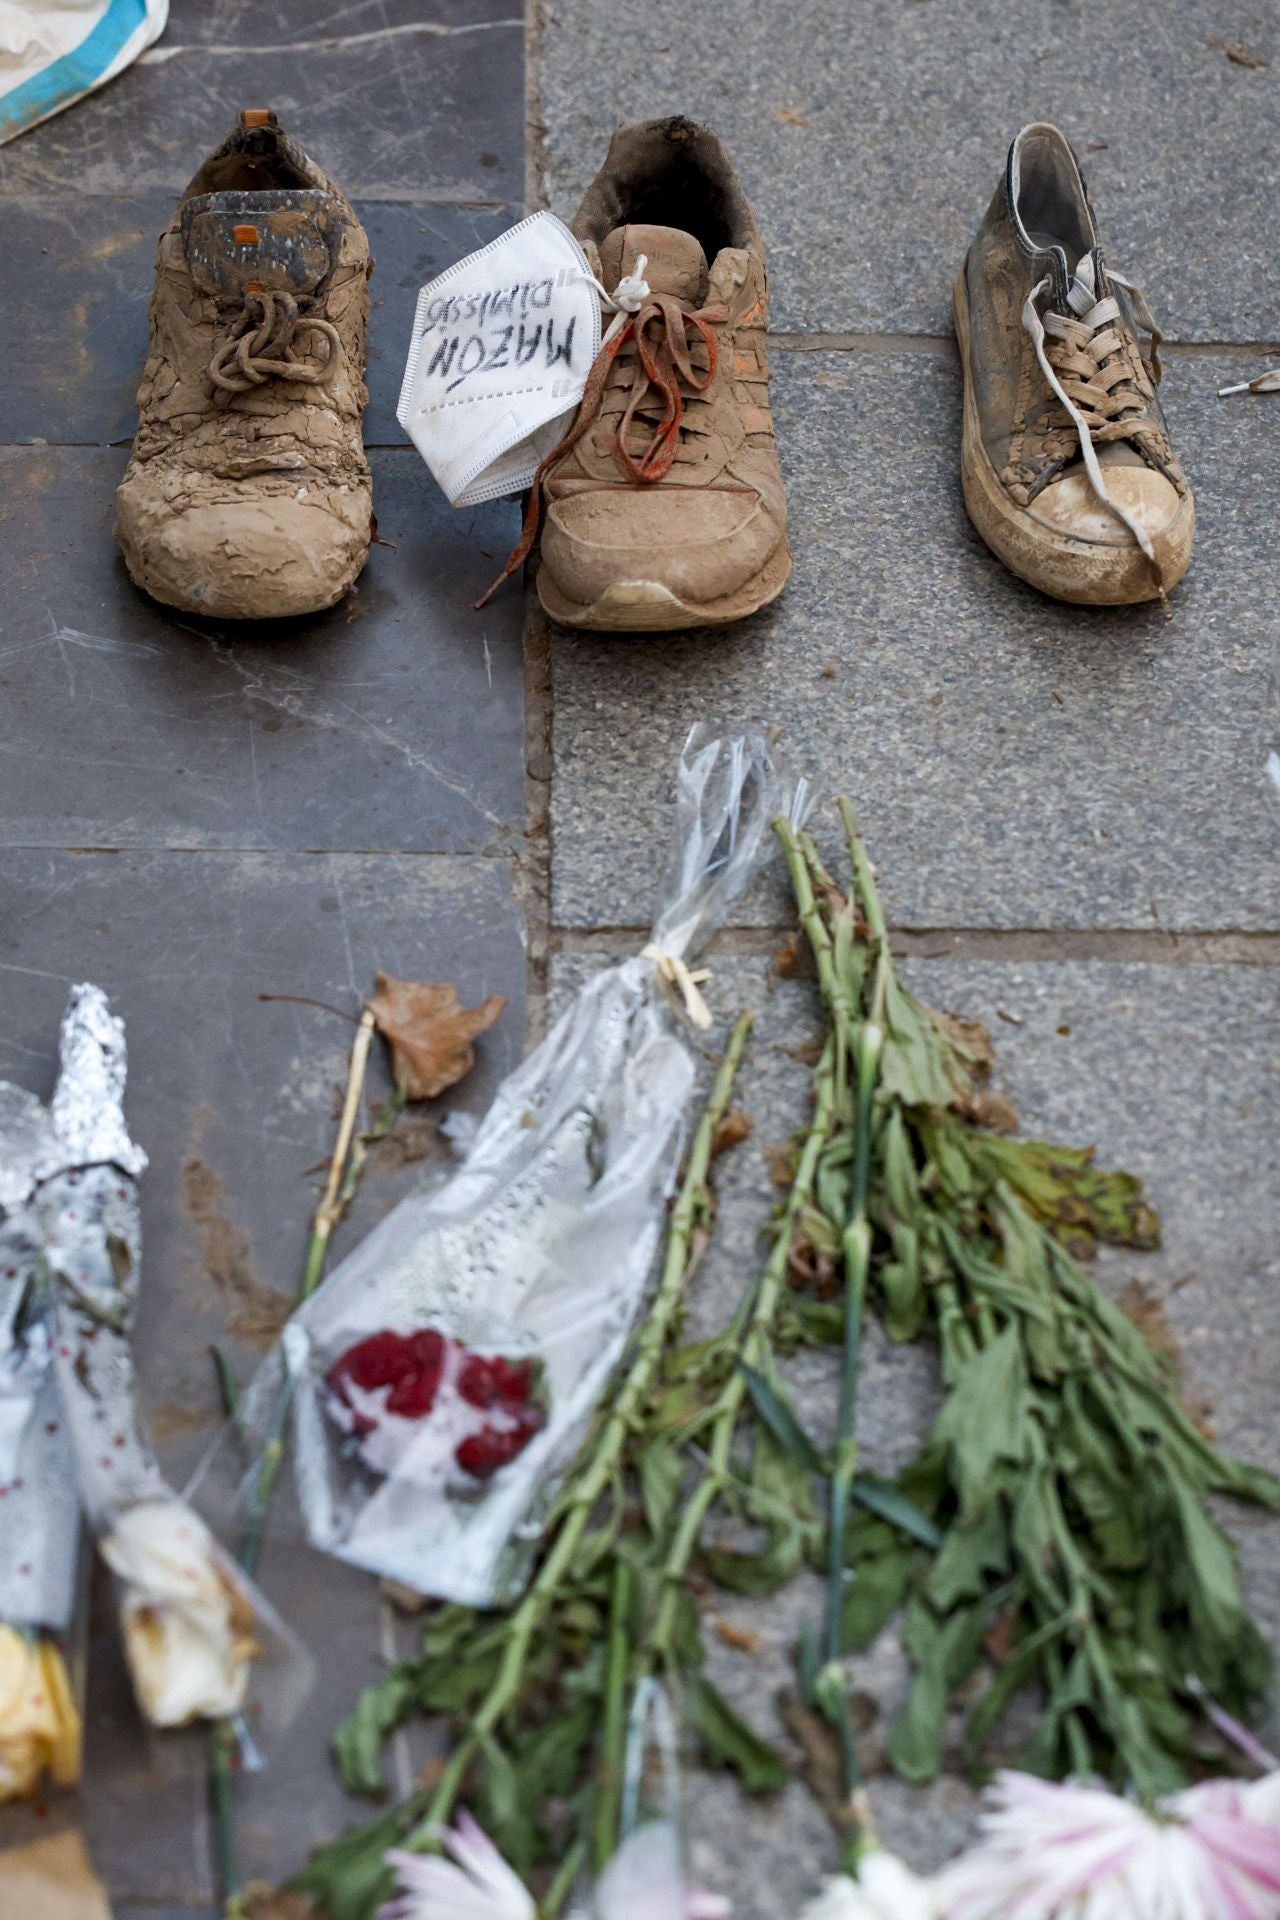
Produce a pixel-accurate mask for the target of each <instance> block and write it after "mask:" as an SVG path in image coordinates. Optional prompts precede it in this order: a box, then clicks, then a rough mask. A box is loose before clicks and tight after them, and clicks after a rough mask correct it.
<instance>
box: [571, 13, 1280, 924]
mask: <svg viewBox="0 0 1280 1920" xmlns="http://www.w3.org/2000/svg"><path fill="white" fill-rule="evenodd" d="M925 10H926V9H923V8H922V9H921V11H925ZM906 17H910V16H906ZM1231 364H1232V363H1230V362H1228V361H1226V360H1221V359H1217V358H1214V357H1211V356H1199V355H1194V356H1191V355H1182V356H1177V357H1175V358H1174V359H1173V362H1172V365H1171V367H1170V370H1169V373H1168V375H1167V377H1166V382H1165V389H1166V397H1167V409H1168V413H1169V416H1170V419H1171V423H1172V430H1173V433H1174V436H1175V439H1176V441H1177V443H1178V445H1179V448H1180V450H1181V452H1182V455H1183V458H1184V460H1185V463H1186V466H1187V469H1188V471H1189V473H1190V475H1191V479H1192V484H1193V485H1194V487H1195V488H1196V491H1197V503H1198V511H1199V531H1198V536H1197V550H1196V557H1195V560H1194V561H1193V564H1192V570H1191V573H1190V575H1189V576H1188V578H1187V580H1186V581H1185V582H1184V584H1183V585H1182V586H1181V587H1179V588H1177V589H1176V590H1175V593H1174V595H1173V607H1174V617H1173V619H1172V620H1170V621H1166V620H1165V619H1164V617H1163V616H1162V614H1161V612H1160V609H1159V607H1158V606H1154V605H1152V606H1147V607H1142V608H1104V609H1085V608H1074V607H1068V606H1065V605H1063V604H1062V603H1060V602H1057V601H1054V600H1050V599H1048V598H1046V597H1045V596H1043V595H1041V594H1038V593H1036V592H1035V591H1034V590H1033V589H1032V588H1030V587H1028V586H1025V585H1024V584H1023V583H1022V582H1020V581H1018V580H1015V579H1014V578H1013V577H1012V576H1011V575H1009V574H1007V573H1006V572H1005V571H1004V569H1003V568H1002V567H1001V565H1000V564H999V562H998V561H997V560H996V559H995V558H994V556H993V555H992V554H990V553H989V552H988V550H987V549H986V547H985V546H983V544H982V543H981V541H980V540H979V539H978V537H977V535H976V534H975V533H974V532H973V530H972V528H971V527H970V525H969V522H968V520H967V519H966V517H965V513H964V507H963V503H962V500H961V497H960V487H959V479H958V472H957V468H958V446H959V384H960V383H959V373H958V369H957V368H956V366H955V365H954V364H953V361H952V359H951V357H950V356H949V355H947V356H939V355H935V354H925V353H886V354H881V353H860V352H846V353H838V354H836V353H831V354H828V353H822V354H810V353H779V354H777V355H776V356H775V360H774V404H775V408H776V418H777V422H778V435H779V447H780V450H781V454H782V460H783V466H784V470H785V472H786V475H787V479H788V484H789V497H790V509H791V535H792V546H793V549H794V552H795V556H796V566H795V572H794V574H793V576H792V580H791V583H790V585H789V586H788V588H787V589H786V591H785V593H784V594H783V597H782V598H781V600H779V601H778V602H777V603H776V605H775V606H774V608H773V609H771V610H769V611H767V612H766V613H764V614H762V615H760V616H757V617H756V618H755V619H753V620H751V621H748V622H746V623H745V624H744V625H743V626H741V627H738V628H733V629H729V630H725V631H722V632H717V631H710V632H703V633H694V634H691V635H679V636H671V637H664V638H654V639H648V638H635V639H626V638H617V637H606V636H595V635H571V634H568V633H559V634H557V635H556V637H555V641H554V648H553V659H554V685H555V751H556V767H555V776H554V783H553V804H554V841H555V851H556V859H555V873H554V883H555V894H554V917H555V919H556V920H557V921H558V922H560V923H562V924H565V925H569V926H590V925H601V926H608V925H611V924H612V925H619V924H621V925H633V924H640V923H642V922H644V921H645V919H646V918H647V915H648V912H649V906H650V901H651V897H652V895H651V890H652V885H653V881H652V875H653V871H654V863H655V859H656V857H657V855H658V850H659V849H660V847H661V846H662V844H663V842H664V837H665V835H666V834H667V833H668V832H669V830H670V810H669V796H670V792H671V786H672V780H673V770H674V767H675V764H676V760H677V758H678V755H679V751H680V745H681V743H682V741H683V739H684V735H685V732H686V730H687V728H688V727H689V725H690V723H691V722H692V721H694V720H695V719H699V718H703V719H706V720H707V721H708V722H709V723H711V724H712V725H713V726H715V727H717V728H724V729H727V730H736V729H739V728H742V727H750V726H759V725H764V726H776V727H777V728H778V729H779V732H780V736H781V743H780V750H781V752H782V754H783V755H784V756H785V757H786V759H787V760H788V762H789V763H790V764H791V765H792V766H793V767H794V769H795V770H796V771H800V772H805V773H807V774H808V775H809V776H810V777H811V778H812V779H814V780H816V781H817V782H818V783H819V785H820V786H821V787H823V788H826V789H827V790H828V791H839V790H845V791H847V792H848V793H850V795H851V796H852V798H853V800H854V802H855V804H856V805H857V806H858V808H859V809H860V811H861V814H862V816H863V820H864V825H865V827H866V831H867V833H868V837H869V840H870V844H871V847H872V850H873V853H874V855H875V857H876V859H877V860H878V861H879V862H880V865H881V868H882V871H883V875H884V886H885V891H886V895H887V901H888V906H889V910H890V913H891V916H892V917H893V918H894V919H895V920H896V921H897V922H898V923H899V924H902V925H909V926H919V927H943V926H994V927H1052V926H1060V927H1099V926H1102V927H1128V928H1157V927H1159V928H1167V929H1173V928H1206V927H1240V928H1259V927H1274V926H1276V925H1277V924H1278V915H1280V889H1278V888H1277V884H1276V871H1277V869H1276V853H1277V839H1276V829H1275V825H1274V822H1273V821H1272V820H1271V818H1270V817H1269V816H1268V814H1267V811H1266V808H1265V806H1264V803H1263V782H1262V767H1263V760H1264V756H1265V752H1266V748H1267V746H1268V745H1270V744H1271V742H1272V740H1273V739H1274V737H1275V729H1276V725H1277V709H1278V701H1277V691H1276V686H1275V680H1274V673H1275V668H1276V661H1277V647H1280V620H1278V619H1277V614H1276V604H1277V600H1276V588H1277V574H1276V549H1275V544H1274V541H1273V539H1272V535H1271V522H1272V509H1271V495H1272V490H1273V480H1272V469H1273V463H1274V451H1275V428H1276V416H1275V414H1274V411H1269V410H1268V409H1267V408H1266V406H1265V404H1264V403H1262V402H1259V403H1258V404H1257V405H1255V406H1254V407H1253V408H1252V410H1251V411H1249V410H1247V408H1248V402H1245V403H1243V404H1242V405H1237V407H1236V408H1234V409H1232V407H1231V404H1230V403H1229V402H1227V401H1219V400H1218V399H1216V398H1215V390H1216V388H1217V387H1218V385H1219V384H1221V383H1222V382H1223V381H1224V380H1226V379H1227V378H1229V377H1230V376H1231ZM735 911H736V915H737V917H738V918H740V919H746V920H755V921H757V922H761V921H763V922H766V923H777V922H779V921H782V920H785V919H787V918H789V916H790V906H789V902H788V901H787V900H786V899H785V898H784V896H783V894H782V892H781V890H780V889H779V888H774V889H772V890H764V891H758V892H757V893H756V894H755V895H753V897H752V899H751V900H750V901H749V902H747V903H746V904H745V906H743V907H741V908H739V909H736V910H735Z"/></svg>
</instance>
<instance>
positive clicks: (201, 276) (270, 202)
mask: <svg viewBox="0 0 1280 1920" xmlns="http://www.w3.org/2000/svg"><path fill="white" fill-rule="evenodd" d="M346 225H347V218H346V215H345V214H344V212H343V211H342V208H341V206H340V205H339V203H338V202H337V201H336V200H335V199H334V197H333V195H332V194H329V193H322V192H320V190H319V189H318V188H315V187H300V188H291V189H280V190H276V191H272V192H264V193H254V192H247V191H244V190H239V191H237V192H234V193H203V194H199V195H197V196H196V197H195V198H194V199H191V200H188V201H187V202H186V203H185V205H184V206H183V209H182V246H183V251H184V253H185V254H186V260H187V266H188V268H189V270H190V273H191V277H192V279H193V280H194V281H195V283H196V285H197V286H198V287H200V288H202V289H203V291H204V292H206V293H213V294H217V295H218V296H219V297H221V298H223V299H227V298H235V297H239V296H240V295H242V294H244V293H245V292H247V291H249V290H263V289H266V290H269V291H272V292H285V293H293V294H300V293H313V292H314V291H315V289H316V288H317V287H318V286H319V285H320V283H321V281H322V280H326V279H327V278H328V277H329V275H330V274H331V273H332V272H333V269H334V268H335V267H336V266H337V264H338V255H339V252H340V250H341V247H342V236H343V232H344V231H345V228H346Z"/></svg>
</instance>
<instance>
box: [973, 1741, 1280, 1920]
mask: <svg viewBox="0 0 1280 1920" xmlns="http://www.w3.org/2000/svg"><path fill="white" fill-rule="evenodd" d="M1265 1784H1266V1783H1264V1782H1262V1781H1257V1782H1254V1783H1253V1785H1252V1786H1249V1785H1246V1784H1244V1783H1240V1782H1235V1781H1212V1782H1210V1783H1208V1784H1207V1785H1205V1786H1200V1787H1191V1788H1189V1789H1187V1790H1186V1791H1185V1792H1183V1793H1176V1794H1170V1795H1168V1796H1167V1797H1166V1798H1165V1799H1164V1800H1162V1801H1160V1802H1159V1804H1158V1806H1157V1808H1156V1811H1155V1813H1154V1814H1152V1813H1148V1812H1147V1811H1146V1810H1145V1809H1144V1808H1142V1807H1140V1806H1138V1805H1136V1804H1135V1803H1134V1802H1133V1801H1131V1800H1126V1799H1123V1798H1121V1797H1120V1796H1119V1795H1118V1794H1114V1793H1110V1792H1108V1791H1107V1790H1106V1789H1105V1788H1103V1787H1091V1786H1079V1785H1075V1784H1073V1783H1070V1782H1068V1783H1066V1784H1065V1785H1061V1786H1056V1785H1054V1784H1053V1783H1052V1782H1050V1781H1047V1780H1040V1779H1037V1778H1035V1777H1034V1776H1033V1775H1031V1774H1025V1773H1001V1774H999V1775H997V1778H996V1784H995V1787H994V1789H993V1790H992V1793H991V1795H990V1798H989V1803H988V1810H987V1812H986V1813H985V1814H984V1816H983V1820H982V1830H983V1831H982V1839H981V1840H980V1842H979V1843H978V1845H977V1846H976V1847H974V1848H973V1849H972V1850H971V1851H970V1852H968V1853H966V1854H963V1855H961V1857H960V1859H959V1860H956V1861H954V1862H953V1863H952V1865H951V1866H949V1867H947V1868H945V1869H944V1870H943V1872H942V1874H941V1875H940V1876H939V1878H938V1880H937V1882H936V1885H937V1889H938V1894H939V1898H940V1902H941V1911H942V1913H943V1914H944V1915H945V1916H946V1920H1280V1827H1278V1826H1276V1825H1274V1824H1273V1823H1272V1822H1271V1820H1269V1819H1268V1818H1266V1817H1264V1816H1263V1814H1262V1809H1263V1806H1264V1804H1265V1805H1266V1806H1267V1807H1268V1808H1269V1809H1273V1808H1275V1806H1276V1803H1277V1801H1278V1800H1280V1794H1277V1793H1276V1792H1275V1791H1274V1790H1271V1791H1270V1795H1269V1798H1266V1799H1265V1800H1264V1796H1263V1795H1261V1794H1260V1793H1259V1791H1258V1790H1259V1789H1260V1788H1263V1787H1264V1786H1265ZM1251 1795H1252V1796H1253V1798H1252V1800H1251V1799H1250V1796H1251Z"/></svg>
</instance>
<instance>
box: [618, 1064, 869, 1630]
mask: <svg viewBox="0 0 1280 1920" xmlns="http://www.w3.org/2000/svg"><path fill="white" fill-rule="evenodd" d="M834 1059H835V1046H834V1043H833V1041H832V1040H830V1039H828V1041H827V1044H826V1046H825V1047H824V1048H823V1052H822V1058H821V1060H820V1061H819V1063H818V1067H817V1071H816V1074H815V1102H814V1112H813V1119H812V1120H811V1122H810V1124H809V1130H808V1133H807V1134H806V1136H805V1142H804V1146H803V1148H802V1149H801V1153H800V1161H799V1164H798V1166H797V1168H796V1172H795V1178H794V1179H793V1180H792V1183H791V1188H790V1191H789V1193H788V1195H787V1201H786V1205H785V1207H784V1209H783V1215H782V1219H781V1221H780V1222H779V1224H778V1227H777V1230H776V1232H775V1234H774V1240H773V1247H772V1249H771V1251H770V1254H769V1259H768V1262H767V1264H766V1266H765V1269H764V1272H763V1274H762V1275H761V1277H760V1282H759V1285H758V1286H757V1288H756V1291H755V1295H754V1299H753V1302H752V1306H751V1311H750V1315H749V1317H748V1319H747V1321H746V1330H745V1334H744V1336H743V1341H742V1352H741V1357H742V1358H743V1360H745V1361H746V1362H747V1364H748V1365H749V1366H751V1367H754V1368H756V1369H757V1370H758V1371H759V1370H761V1368H762V1362H763V1361H764V1360H765V1359H766V1358H767V1353H768V1346H769V1333H770V1330H771V1328H772V1326H773V1321H774V1317H775V1315H776V1313H777V1310H778V1303H779V1301H780V1300H781V1298H782V1296H783V1293H784V1291H785V1289H786V1280H787V1263H788V1261H789V1259H790V1257H791V1244H792V1240H793V1238H794V1236H795V1229H796V1222H797V1220H798V1219H799V1216H800V1213H801V1210H802V1209H803V1208H804V1207H805V1206H807V1205H808V1203H809V1201H810V1200H811V1199H812V1197H813V1187H814V1180H815V1178H816V1175H817V1171H818V1162H819V1160H820V1158H821V1156H822V1150H823V1148H824V1147H825V1146H826V1144H827V1140H828V1138H829V1136H830V1133H831V1127H832V1123H833V1121H834V1118H835V1102H836V1089H835V1076H834ZM746 1390H747V1383H746V1377H745V1375H744V1374H743V1372H742V1369H741V1368H740V1367H735V1368H734V1370H733V1372H732V1373H731V1374H730V1375H729V1377H728V1379H727V1380H726V1381H725V1384H724V1386H723V1387H722V1388H721V1390H720V1396H719V1398H718V1400H717V1401H716V1404H715V1407H714V1409H713V1411H712V1418H711V1443H710V1446H709V1447H708V1450H707V1453H708V1458H707V1465H706V1468H705V1470H704V1472H703V1474H702V1477H701V1479H700V1480H699V1482H698V1485H697V1486H696V1488H695V1489H694V1491H693V1494H692V1495H691V1497H690V1499H689V1500H688V1502H687V1504H686V1506H685V1509H684V1513H683V1515H682V1516H681V1520H680V1525H679V1527H678V1528H677V1530H676V1534H675V1538H674V1539H673V1540H672V1543H671V1546H670V1548H669V1550H668V1553H667V1557H666V1559H665V1560H664V1562H663V1565H662V1580H663V1594H662V1600H661V1602H660V1604H659V1607H658V1612H657V1616H656V1619H655V1621H654V1625H653V1629H652V1632H651V1634H650V1636H649V1640H648V1643H647V1645H646V1647H645V1648H644V1649H643V1661H644V1665H645V1667H646V1668H651V1667H652V1666H653V1665H654V1664H655V1663H656V1662H658V1661H669V1660H670V1659H671V1658H672V1646H673V1636H674V1632H675V1626H676V1610H677V1608H678V1606H679V1601H680V1595H681V1593H682V1591H683V1586H684V1576H685V1573H686V1572H687V1570H688V1566H689V1562H690V1560H691V1559H692V1558H693V1554H694V1551H695V1549H696V1547H697V1544H698V1540H699V1537H700V1535H701V1533H702V1528H703V1525H704V1524H705V1521H706V1517H707V1514H708V1513H709V1511H710V1509H711V1507H712V1504H713V1503H714V1501H715V1500H716V1498H717V1497H718V1495H719V1494H720V1492H721V1490H722V1489H723V1488H724V1487H725V1486H726V1485H727V1484H728V1482H729V1481H730V1480H731V1479H732V1477H733V1476H732V1455H733V1441H734V1435H735V1432H736V1429H737V1422H738V1415H739V1413H740V1412H741V1410H742V1403H743V1400H744V1397H745V1395H746Z"/></svg>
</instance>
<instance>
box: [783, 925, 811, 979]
mask: <svg viewBox="0 0 1280 1920" xmlns="http://www.w3.org/2000/svg"><path fill="white" fill-rule="evenodd" d="M773 964H774V966H775V967H776V968H777V969H778V972H779V973H780V974H781V975H782V978H783V979H784V980H816V979H817V977H818V968H817V965H816V963H815V961H814V958H813V949H812V948H811V947H810V945H809V942H808V941H807V940H806V939H804V938H802V936H801V935H800V934H798V933H789V934H788V935H787V937H786V939H785V940H784V941H783V943H782V945H781V946H780V947H779V948H778V950H777V952H776V953H775V954H774V956H773Z"/></svg>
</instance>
